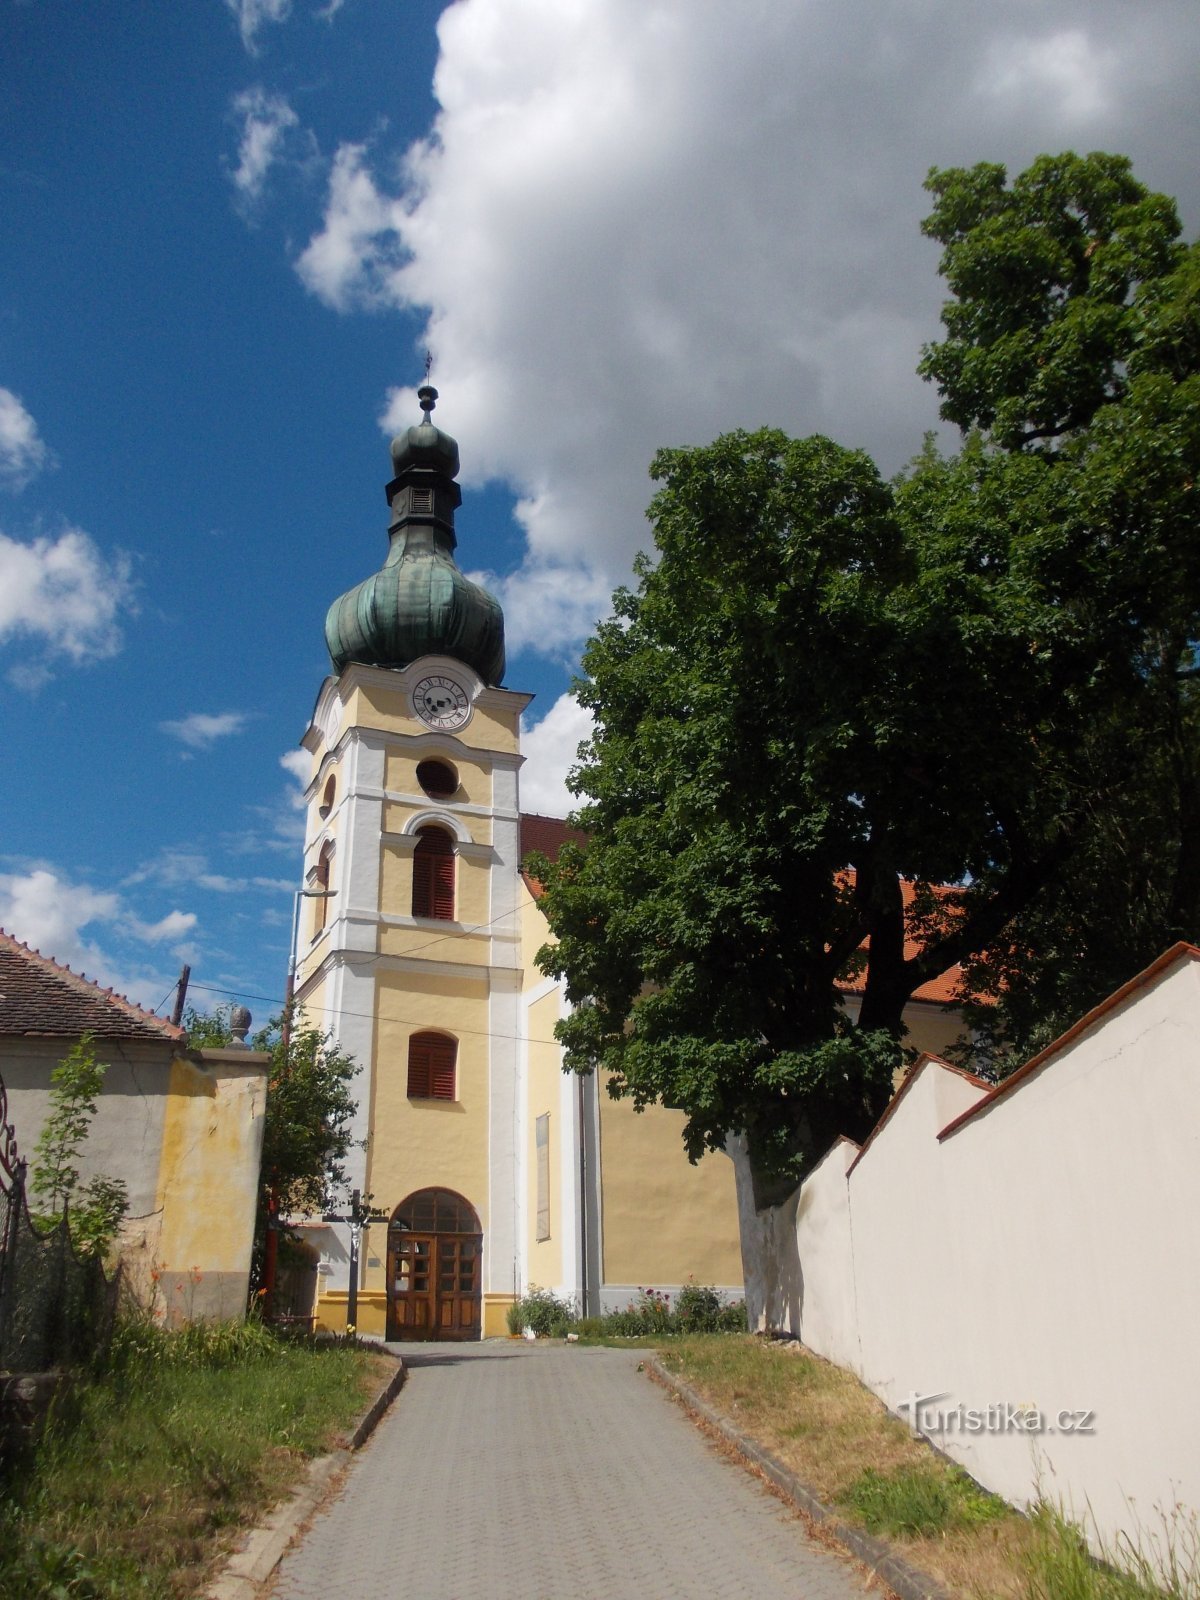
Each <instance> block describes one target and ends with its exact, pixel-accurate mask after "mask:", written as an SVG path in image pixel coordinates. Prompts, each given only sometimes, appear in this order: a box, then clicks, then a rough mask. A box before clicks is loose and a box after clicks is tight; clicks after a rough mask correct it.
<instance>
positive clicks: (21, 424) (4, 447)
mask: <svg viewBox="0 0 1200 1600" xmlns="http://www.w3.org/2000/svg"><path fill="white" fill-rule="evenodd" d="M50 459H51V457H50V452H49V450H48V449H47V448H46V445H45V441H44V440H43V439H42V437H41V435H40V434H39V433H38V425H37V423H36V422H35V421H34V420H33V418H32V417H31V416H30V415H29V413H28V411H26V409H25V407H24V405H23V404H22V403H21V401H20V400H19V399H18V398H17V396H16V395H15V394H14V393H13V392H12V390H11V389H3V388H0V482H3V483H5V484H7V485H8V487H9V488H10V489H23V488H24V487H25V485H26V484H27V483H28V482H29V480H30V479H31V478H33V477H36V476H37V474H38V473H39V472H40V471H41V470H42V468H43V467H45V466H47V465H49V462H50Z"/></svg>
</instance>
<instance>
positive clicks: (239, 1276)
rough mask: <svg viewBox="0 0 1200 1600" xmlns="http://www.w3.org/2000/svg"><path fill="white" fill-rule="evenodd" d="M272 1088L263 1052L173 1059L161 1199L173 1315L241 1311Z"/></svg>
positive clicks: (163, 1279)
mask: <svg viewBox="0 0 1200 1600" xmlns="http://www.w3.org/2000/svg"><path fill="white" fill-rule="evenodd" d="M266 1090H267V1066H266V1062H265V1061H264V1060H263V1059H262V1058H261V1057H258V1058H257V1059H256V1060H254V1061H250V1062H247V1063H246V1065H244V1066H243V1065H240V1064H238V1065H233V1064H215V1063H214V1064H212V1065H210V1066H208V1067H207V1068H205V1067H201V1066H199V1065H197V1064H196V1063H195V1062H194V1061H190V1060H187V1059H185V1058H183V1057H180V1056H177V1057H176V1058H175V1059H174V1060H173V1061H172V1063H171V1076H170V1084H169V1088H168V1093H167V1104H166V1111H165V1115H164V1118H163V1139H162V1153H161V1156H160V1160H159V1172H158V1189H157V1195H156V1205H157V1207H158V1208H159V1209H160V1210H161V1213H162V1228H161V1232H160V1234H159V1239H158V1262H157V1269H158V1270H159V1272H160V1273H161V1276H160V1278H159V1281H158V1287H159V1291H160V1294H161V1296H162V1298H163V1302H164V1304H165V1308H166V1315H167V1317H168V1319H169V1320H171V1319H176V1318H180V1317H193V1316H234V1315H237V1314H238V1313H239V1312H240V1311H241V1310H243V1309H244V1307H245V1302H246V1292H247V1288H248V1285H249V1276H250V1247H251V1244H252V1242H253V1237H254V1208H255V1200H256V1197H257V1192H258V1171H259V1157H260V1154H261V1151H262V1133H263V1115H264V1112H265V1109H266Z"/></svg>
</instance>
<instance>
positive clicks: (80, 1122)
mask: <svg viewBox="0 0 1200 1600" xmlns="http://www.w3.org/2000/svg"><path fill="white" fill-rule="evenodd" d="M106 1070H107V1068H106V1066H105V1063H104V1062H103V1061H100V1060H98V1059H97V1057H96V1050H95V1035H94V1034H92V1033H85V1034H83V1035H82V1037H81V1038H80V1040H79V1043H78V1044H77V1045H76V1046H75V1047H74V1049H73V1050H72V1051H71V1053H70V1054H69V1055H68V1056H66V1057H65V1059H64V1060H62V1061H60V1062H59V1064H58V1065H57V1066H56V1067H55V1068H54V1070H53V1072H51V1074H50V1112H49V1115H48V1116H47V1118H46V1121H45V1123H44V1124H43V1127H42V1131H41V1133H40V1134H39V1135H38V1140H37V1144H36V1145H35V1147H34V1170H33V1178H32V1181H31V1183H30V1188H31V1190H32V1192H33V1193H34V1195H35V1196H36V1197H37V1198H38V1200H39V1201H41V1202H42V1204H43V1205H44V1207H45V1210H44V1211H43V1213H42V1215H41V1218H40V1220H41V1221H42V1222H44V1223H45V1224H46V1225H47V1226H48V1227H57V1226H58V1224H59V1223H60V1222H61V1221H62V1219H63V1217H64V1216H65V1217H66V1218H67V1221H68V1226H69V1227H70V1230H71V1239H72V1242H73V1243H74V1245H75V1247H76V1249H77V1250H78V1251H79V1252H80V1253H81V1254H83V1255H96V1256H104V1255H107V1254H108V1251H109V1250H110V1249H111V1247H112V1244H113V1241H114V1240H115V1238H116V1236H117V1230H118V1229H119V1227H120V1225H121V1219H122V1217H124V1215H125V1213H126V1211H127V1210H128V1209H129V1197H128V1194H127V1193H126V1189H125V1184H124V1183H123V1182H122V1181H121V1179H120V1178H110V1177H106V1176H103V1175H97V1176H96V1177H93V1178H90V1179H88V1181H87V1182H86V1183H85V1182H83V1181H82V1176H81V1173H80V1167H79V1163H80V1160H81V1158H82V1154H83V1147H84V1145H85V1144H86V1143H87V1138H88V1134H89V1132H90V1130H91V1126H92V1121H93V1119H94V1118H95V1115H96V1100H97V1098H98V1096H99V1095H100V1092H101V1090H102V1089H103V1087H104V1074H105V1072H106Z"/></svg>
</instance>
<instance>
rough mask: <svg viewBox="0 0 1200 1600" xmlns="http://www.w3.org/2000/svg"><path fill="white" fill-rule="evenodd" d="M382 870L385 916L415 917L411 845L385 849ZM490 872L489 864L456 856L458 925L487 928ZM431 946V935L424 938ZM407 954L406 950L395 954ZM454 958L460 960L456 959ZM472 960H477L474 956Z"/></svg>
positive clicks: (455, 910)
mask: <svg viewBox="0 0 1200 1600" xmlns="http://www.w3.org/2000/svg"><path fill="white" fill-rule="evenodd" d="M381 851H382V854H381V858H380V871H379V909H380V911H381V912H382V913H383V914H384V915H385V916H392V917H408V916H411V915H412V880H413V852H412V848H411V846H403V845H394V844H385V845H383V846H381ZM489 903H490V898H489V870H488V863H487V861H472V860H470V859H468V858H467V857H465V856H461V855H456V857H455V862H454V912H455V917H454V920H455V922H462V923H466V924H467V925H468V926H472V927H483V925H484V924H485V923H486V922H487V921H488V917H489V909H488V908H489ZM420 942H424V943H428V934H426V935H425V936H424V939H423V941H420ZM392 953H393V954H396V955H400V954H403V947H399V948H397V949H395V950H393V951H392ZM454 959H457V957H455V958H454ZM467 959H468V960H470V959H473V958H471V957H468V958H467Z"/></svg>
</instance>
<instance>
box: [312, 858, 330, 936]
mask: <svg viewBox="0 0 1200 1600" xmlns="http://www.w3.org/2000/svg"><path fill="white" fill-rule="evenodd" d="M332 860H333V843H332V841H331V840H329V839H326V841H325V843H324V844H323V845H322V846H321V854H320V855H319V856H318V857H317V868H316V871H315V872H314V873H313V888H314V889H315V890H316V894H315V895H314V896H313V906H314V908H315V910H314V913H313V938H314V939H315V938H316V937H317V935H318V934H319V933H323V932H324V930H325V924H326V922H327V921H328V920H329V891H330V890H331V889H332V887H333V885H332V883H331V882H330V878H331V876H332V869H331V862H332Z"/></svg>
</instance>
